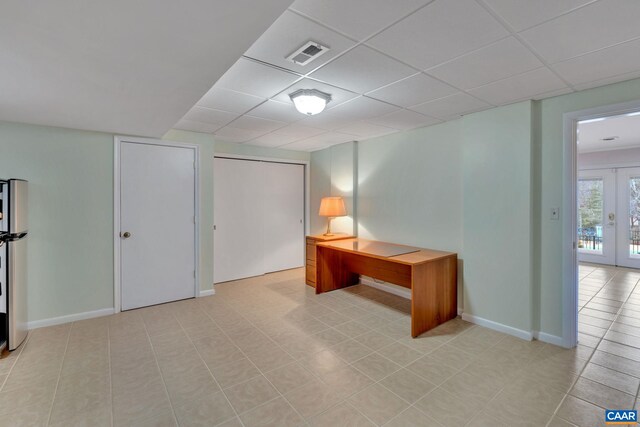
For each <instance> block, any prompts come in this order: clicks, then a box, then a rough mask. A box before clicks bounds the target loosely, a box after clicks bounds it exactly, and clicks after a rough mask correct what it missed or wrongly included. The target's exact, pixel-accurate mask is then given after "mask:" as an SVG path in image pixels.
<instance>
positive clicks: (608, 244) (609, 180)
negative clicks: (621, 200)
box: [578, 169, 616, 264]
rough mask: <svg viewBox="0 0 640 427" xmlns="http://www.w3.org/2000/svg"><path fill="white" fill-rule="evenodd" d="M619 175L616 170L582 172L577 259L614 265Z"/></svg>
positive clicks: (579, 182)
mask: <svg viewBox="0 0 640 427" xmlns="http://www.w3.org/2000/svg"><path fill="white" fill-rule="evenodd" d="M615 209H616V174H615V171H614V170H613V169H598V170H587V171H580V173H579V178H578V259H579V260H580V261H583V262H593V263H598V264H615V260H616V243H615V241H616V226H615V221H616V218H615Z"/></svg>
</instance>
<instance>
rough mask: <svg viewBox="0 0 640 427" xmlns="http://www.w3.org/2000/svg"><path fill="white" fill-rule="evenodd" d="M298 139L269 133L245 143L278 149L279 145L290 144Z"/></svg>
mask: <svg viewBox="0 0 640 427" xmlns="http://www.w3.org/2000/svg"><path fill="white" fill-rule="evenodd" d="M299 139H300V138H296V137H293V136H285V135H280V134H276V133H274V132H271V133H268V134H266V135H262V136H259V137H257V138H255V139H252V140H251V141H249V142H247V144H249V145H258V146H260V147H279V146H281V145H286V144H291V143H292V142H294V141H297V140H299Z"/></svg>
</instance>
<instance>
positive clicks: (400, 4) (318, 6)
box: [291, 0, 429, 40]
mask: <svg viewBox="0 0 640 427" xmlns="http://www.w3.org/2000/svg"><path fill="white" fill-rule="evenodd" d="M428 2H429V0H403V1H390V0H349V1H344V0H322V1H318V0H297V1H296V2H294V3H293V5H291V9H294V10H297V11H298V12H301V13H303V14H305V15H307V16H309V17H311V18H313V19H315V20H317V21H320V22H322V23H323V24H325V25H327V26H329V27H332V28H335V29H336V30H338V31H340V32H342V33H344V34H347V35H349V36H351V37H354V38H356V39H358V40H362V39H364V38H366V37H368V36H370V35H372V34H374V33H376V32H378V31H380V30H382V29H383V28H384V27H386V26H387V25H389V24H390V23H392V22H394V21H396V20H398V19H400V18H402V17H403V16H406V15H408V14H409V13H411V12H413V11H414V10H416V9H418V8H419V7H421V6H423V5H425V4H427V3H428ZM363 12H364V13H366V19H363V18H364V17H363Z"/></svg>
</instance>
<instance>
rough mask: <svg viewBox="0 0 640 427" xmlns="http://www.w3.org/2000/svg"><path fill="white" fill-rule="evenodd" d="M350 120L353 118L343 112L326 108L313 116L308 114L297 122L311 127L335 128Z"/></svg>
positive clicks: (344, 124)
mask: <svg viewBox="0 0 640 427" xmlns="http://www.w3.org/2000/svg"><path fill="white" fill-rule="evenodd" d="M351 121H353V120H352V119H350V118H348V117H346V116H345V115H344V114H341V113H340V112H337V111H336V112H334V111H331V110H327V111H324V112H323V113H321V114H316V115H315V116H309V117H307V118H305V119H302V121H300V122H298V123H300V124H302V125H304V126H309V127H313V128H319V129H324V130H335V129H338V128H340V127H343V126H346V125H347V124H349V122H351Z"/></svg>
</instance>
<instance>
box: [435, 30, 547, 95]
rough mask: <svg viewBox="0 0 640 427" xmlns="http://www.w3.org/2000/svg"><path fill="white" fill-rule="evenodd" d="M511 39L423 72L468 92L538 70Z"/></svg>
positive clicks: (534, 60)
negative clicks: (468, 90)
mask: <svg viewBox="0 0 640 427" xmlns="http://www.w3.org/2000/svg"><path fill="white" fill-rule="evenodd" d="M542 65H543V64H542V62H540V60H539V59H538V58H536V56H535V55H534V54H533V53H531V51H530V50H528V49H527V48H526V47H524V46H523V45H522V43H520V42H519V41H518V40H516V38H515V37H508V38H506V39H502V40H500V41H497V42H495V43H493V44H491V45H489V46H485V47H483V48H481V49H478V50H476V51H474V52H471V53H469V54H466V55H464V56H461V57H459V58H456V59H454V60H452V61H449V62H447V63H445V64H442V65H440V66H437V67H435V68H431V69H429V70H428V71H427V72H428V73H429V74H431V75H432V76H435V77H437V78H439V79H441V80H444V81H445V82H447V83H450V84H452V85H454V86H456V87H458V88H461V89H465V90H466V89H471V88H474V87H478V86H482V85H485V84H487V83H491V82H494V81H496V80H500V79H503V78H506V77H509V76H513V75H515V74H520V73H523V72H525V71H529V70H533V69H535V68H539V67H542Z"/></svg>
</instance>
